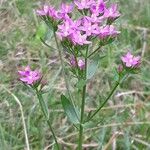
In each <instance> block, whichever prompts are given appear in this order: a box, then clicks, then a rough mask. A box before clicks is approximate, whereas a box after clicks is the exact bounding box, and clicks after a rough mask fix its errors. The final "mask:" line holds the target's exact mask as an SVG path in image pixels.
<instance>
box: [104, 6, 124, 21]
mask: <svg viewBox="0 0 150 150" xmlns="http://www.w3.org/2000/svg"><path fill="white" fill-rule="evenodd" d="M120 15H121V14H120V12H119V11H118V5H117V4H112V5H111V7H110V8H108V9H105V11H104V17H105V18H108V19H110V20H112V21H113V20H115V19H117V18H118V17H119V16H120Z"/></svg>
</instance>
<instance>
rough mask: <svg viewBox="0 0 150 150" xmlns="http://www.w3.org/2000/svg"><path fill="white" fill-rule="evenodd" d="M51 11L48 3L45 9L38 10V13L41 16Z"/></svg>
mask: <svg viewBox="0 0 150 150" xmlns="http://www.w3.org/2000/svg"><path fill="white" fill-rule="evenodd" d="M48 12H49V6H48V5H44V7H43V9H40V10H37V11H36V13H37V14H38V15H39V16H47V15H48Z"/></svg>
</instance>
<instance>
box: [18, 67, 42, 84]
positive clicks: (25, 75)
mask: <svg viewBox="0 0 150 150" xmlns="http://www.w3.org/2000/svg"><path fill="white" fill-rule="evenodd" d="M18 73H19V75H20V78H19V79H20V80H21V81H22V82H24V83H26V84H28V85H33V84H35V83H36V82H38V81H39V80H40V79H41V74H40V72H39V71H38V70H34V71H33V70H31V68H30V66H27V67H25V68H24V69H23V70H20V71H18Z"/></svg>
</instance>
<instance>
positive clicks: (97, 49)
mask: <svg viewBox="0 0 150 150" xmlns="http://www.w3.org/2000/svg"><path fill="white" fill-rule="evenodd" d="M100 48H101V46H99V47H98V48H96V50H94V51H93V52H92V53H91V54H89V56H87V58H89V57H91V56H92V55H93V54H95V53H96V52H97V51H99V49H100Z"/></svg>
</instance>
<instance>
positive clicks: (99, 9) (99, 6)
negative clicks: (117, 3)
mask: <svg viewBox="0 0 150 150" xmlns="http://www.w3.org/2000/svg"><path fill="white" fill-rule="evenodd" d="M105 8H106V6H105V3H104V1H103V0H98V1H97V3H96V2H95V3H93V4H92V5H91V6H90V10H91V13H92V14H95V15H96V16H99V15H100V14H102V13H103V12H104V9H105Z"/></svg>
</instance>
